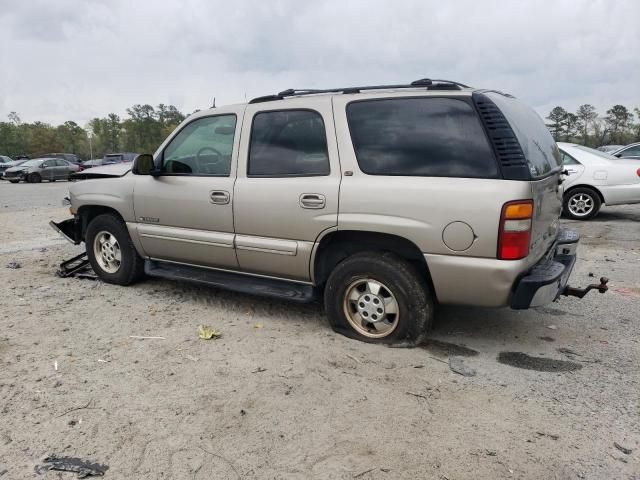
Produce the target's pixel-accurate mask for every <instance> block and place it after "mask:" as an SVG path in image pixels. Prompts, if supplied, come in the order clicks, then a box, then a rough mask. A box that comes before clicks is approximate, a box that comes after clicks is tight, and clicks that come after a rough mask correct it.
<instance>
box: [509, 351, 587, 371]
mask: <svg viewBox="0 0 640 480" xmlns="http://www.w3.org/2000/svg"><path fill="white" fill-rule="evenodd" d="M498 362H500V363H502V364H503V365H509V366H510V367H516V368H524V369H525V370H535V371H537V372H572V371H574V370H580V369H581V368H582V365H580V364H579V363H576V362H568V361H566V360H554V359H552V358H542V357H532V356H530V355H527V354H526V353H522V352H500V354H499V355H498Z"/></svg>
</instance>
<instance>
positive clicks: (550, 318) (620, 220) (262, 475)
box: [0, 182, 640, 480]
mask: <svg viewBox="0 0 640 480" xmlns="http://www.w3.org/2000/svg"><path fill="white" fill-rule="evenodd" d="M67 187H68V185H67V184H66V183H64V182H63V183H56V184H46V183H44V184H41V185H23V184H20V185H11V184H7V183H6V182H0V229H1V231H0V285H1V289H0V291H1V292H2V296H1V297H0V309H1V311H0V408H1V409H2V410H1V414H0V415H1V416H0V419H1V421H0V479H2V480H4V479H5V478H7V479H25V478H33V477H38V478H73V474H70V473H63V474H58V473H53V472H49V473H44V474H43V475H42V477H39V476H38V475H37V474H36V473H35V471H34V468H35V467H36V466H37V465H38V464H40V463H41V461H42V459H43V458H44V457H45V456H47V455H49V454H52V453H57V454H59V455H69V456H73V457H81V458H83V459H91V460H93V461H97V462H100V463H103V464H106V465H108V466H109V469H108V471H107V473H106V475H105V478H114V479H115V478H117V479H134V478H135V479H158V478H167V479H168V478H173V479H183V478H184V479H205V478H206V479H212V478H217V479H227V478H229V479H235V478H243V479H245V478H246V479H258V478H259V479H283V478H286V479H306V478H320V479H352V478H358V479H398V478H406V479H417V478H429V479H450V480H453V479H476V478H487V479H495V478H531V479H541V478H557V479H572V478H586V479H604V478H606V479H619V478H636V479H637V478H640V405H639V394H638V392H639V391H640V383H639V380H640V342H639V339H640V327H639V320H640V318H639V317H640V313H639V312H640V308H639V307H640V269H639V267H638V264H639V262H640V235H639V234H640V206H634V207H615V208H606V209H605V210H604V211H603V212H602V214H601V215H600V216H599V217H597V219H596V220H595V221H593V222H591V223H580V224H578V223H572V222H569V223H572V225H573V226H574V227H576V228H578V229H579V230H580V231H581V233H582V235H583V240H582V243H581V248H580V250H579V263H578V265H577V267H576V269H575V270H574V273H573V276H572V283H574V284H576V285H580V286H583V285H585V284H587V283H591V282H593V281H594V280H595V279H594V278H590V276H589V273H590V272H592V273H593V274H594V275H595V276H596V277H598V276H600V275H603V274H604V275H607V276H609V277H610V279H611V281H610V285H611V287H612V288H611V291H610V292H609V293H607V294H605V295H600V294H597V293H591V294H589V295H588V296H587V297H586V298H585V299H584V300H582V301H580V300H577V299H563V300H561V301H560V302H558V303H556V304H554V305H552V306H549V307H547V308H543V309H539V310H536V311H525V312H515V311H511V310H507V309H505V310H481V309H474V308H452V307H447V308H441V310H440V312H439V319H438V321H437V324H436V327H435V331H434V333H433V339H434V341H432V342H431V343H430V344H428V345H426V346H425V347H424V348H416V349H397V348H385V347H378V346H373V345H367V344H363V343H359V342H356V341H353V340H349V339H346V338H344V337H341V336H339V335H336V334H334V333H333V332H332V331H331V330H330V328H329V327H328V326H327V324H326V322H325V320H324V318H323V316H322V312H321V310H320V308H319V307H318V306H317V305H308V306H300V305H292V304H286V303H282V302H274V301H270V300H265V299H260V298H254V297H250V296H245V295H239V294H233V293H228V292H224V291H217V290H212V289H206V288H198V287H193V286H189V285H180V284H176V283H172V282H168V281H159V280H148V281H145V282H143V283H140V284H138V285H135V286H133V287H128V288H122V287H117V286H112V285H107V284H103V283H100V282H95V281H91V280H78V279H66V280H62V279H58V278H56V277H55V276H54V271H55V269H56V266H57V264H58V263H59V262H60V261H61V260H64V259H66V258H68V257H70V256H72V255H74V254H76V253H77V252H79V250H80V249H79V248H78V247H73V246H72V245H70V244H67V243H65V242H64V241H63V240H61V239H59V238H58V237H57V236H56V234H55V233H54V232H53V231H51V230H50V229H49V227H48V226H47V222H48V221H49V219H51V218H54V219H64V218H66V217H67V213H66V209H65V208H63V207H61V206H60V199H61V198H62V197H63V196H64V195H65V194H66V190H67ZM13 261H15V262H19V263H20V264H21V265H22V268H20V269H10V268H6V265H8V264H9V263H10V262H13ZM199 324H208V325H211V326H213V327H215V328H217V329H219V330H220V331H221V332H222V333H223V336H222V337H221V338H220V339H218V340H211V341H203V340H199V339H198V336H197V329H198V325H199ZM131 335H139V336H159V337H163V338H161V339H146V340H141V339H134V338H130V336H131ZM503 352H522V353H524V354H527V355H530V356H532V357H535V358H533V359H527V358H523V357H522V355H505V354H504V353H503ZM449 356H452V357H453V361H454V362H458V363H462V364H463V365H464V366H465V367H467V368H469V369H473V370H474V371H475V372H476V374H475V376H469V377H467V376H462V375H459V374H456V373H454V372H452V371H451V370H450V368H449V364H448V361H449V358H448V357H449ZM499 359H501V360H502V362H507V363H508V362H509V361H510V360H515V361H516V362H518V365H519V366H511V365H508V364H505V363H501V362H500V361H499ZM522 366H528V367H530V368H533V369H525V368H521V367H522ZM544 370H547V371H544ZM615 444H618V445H619V447H620V448H618V447H616V446H615ZM624 449H630V450H631V452H630V453H624V452H623V451H622V450H624ZM626 451H627V452H629V450H626Z"/></svg>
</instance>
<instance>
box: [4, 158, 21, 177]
mask: <svg viewBox="0 0 640 480" xmlns="http://www.w3.org/2000/svg"><path fill="white" fill-rule="evenodd" d="M24 162H26V160H13V161H12V162H7V163H0V179H2V180H5V178H4V172H5V171H6V170H7V169H9V168H11V167H17V166H18V165H22V164H23V163H24Z"/></svg>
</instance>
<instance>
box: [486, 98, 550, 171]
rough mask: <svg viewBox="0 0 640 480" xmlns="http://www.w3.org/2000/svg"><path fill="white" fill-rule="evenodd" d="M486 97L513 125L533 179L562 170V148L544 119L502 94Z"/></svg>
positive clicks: (522, 104)
mask: <svg viewBox="0 0 640 480" xmlns="http://www.w3.org/2000/svg"><path fill="white" fill-rule="evenodd" d="M486 95H487V97H489V98H490V99H491V100H492V101H493V102H494V103H495V104H496V106H497V107H498V108H499V109H500V110H501V111H502V114H503V115H504V116H505V118H506V119H507V121H508V122H509V125H511V128H512V129H513V132H514V133H515V135H516V138H517V139H518V143H520V147H521V148H522V153H523V154H524V156H525V158H526V159H527V162H528V164H529V171H530V172H531V176H532V177H534V178H536V177H544V176H545V175H547V174H549V173H550V172H552V171H553V170H555V169H557V168H559V167H560V164H561V162H562V159H561V158H560V151H559V150H558V146H557V145H556V142H555V141H554V140H553V137H552V136H551V133H549V130H548V129H547V127H546V125H545V124H544V122H543V121H542V119H541V118H540V116H539V115H538V114H537V113H536V112H535V111H534V110H533V109H532V108H530V107H528V106H527V105H525V104H524V103H522V102H520V101H518V100H516V99H515V98H513V97H507V96H505V95H502V94H500V93H496V92H487V93H486Z"/></svg>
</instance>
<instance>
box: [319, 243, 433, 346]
mask: <svg viewBox="0 0 640 480" xmlns="http://www.w3.org/2000/svg"><path fill="white" fill-rule="evenodd" d="M324 303H325V309H326V311H327V316H328V318H329V322H330V324H331V326H332V327H333V329H334V330H336V331H337V332H338V333H341V334H343V335H346V336H348V337H351V338H355V339H357V340H362V341H365V342H369V343H389V344H404V345H408V346H415V345H417V344H419V343H420V342H422V341H423V340H424V337H425V336H426V334H427V331H428V330H429V328H430V327H431V324H432V322H433V316H434V315H433V310H434V308H433V296H432V294H431V292H430V289H429V286H428V285H427V282H426V281H425V279H424V278H423V277H421V276H420V275H419V274H418V272H417V271H416V269H415V268H414V266H413V265H411V264H410V263H409V262H407V261H406V260H403V259H402V258H400V257H397V256H396V255H393V254H391V253H377V252H365V253H358V254H355V255H352V256H351V257H348V258H347V259H346V260H344V261H343V262H341V263H340V264H338V266H337V267H336V268H335V269H334V270H333V272H332V273H331V275H330V276H329V279H328V281H327V285H326V288H325V294H324Z"/></svg>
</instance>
